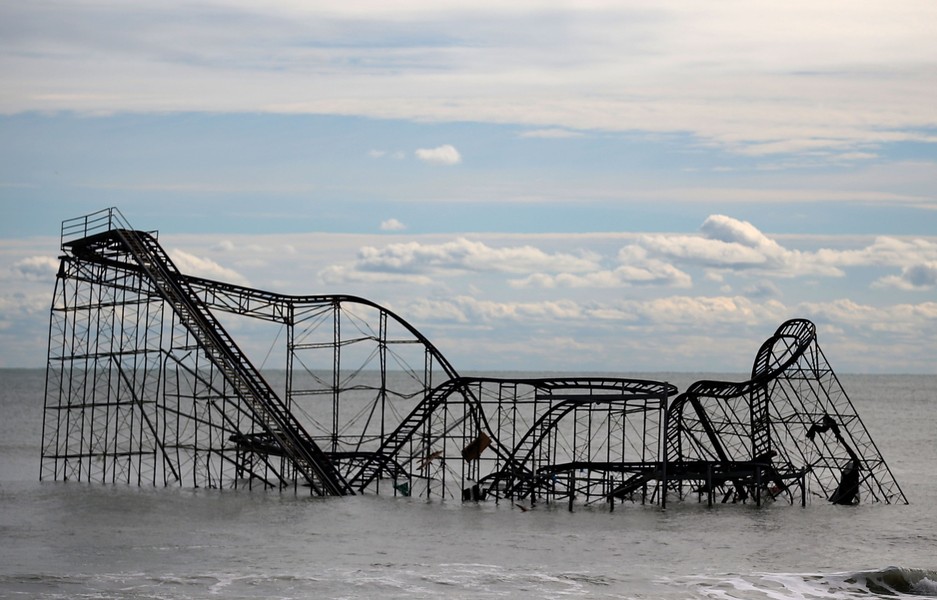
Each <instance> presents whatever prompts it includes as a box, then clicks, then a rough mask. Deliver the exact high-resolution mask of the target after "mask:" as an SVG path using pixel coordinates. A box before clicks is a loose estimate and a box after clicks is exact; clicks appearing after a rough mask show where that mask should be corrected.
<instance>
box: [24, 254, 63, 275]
mask: <svg viewBox="0 0 937 600" xmlns="http://www.w3.org/2000/svg"><path fill="white" fill-rule="evenodd" d="M12 269H13V272H14V273H16V274H18V275H19V276H20V277H23V278H25V279H28V280H31V281H53V280H54V279H55V274H56V273H57V272H58V270H59V261H58V260H57V259H55V258H53V257H51V256H29V257H27V258H24V259H22V260H19V261H17V262H16V263H14V264H13V266H12Z"/></svg>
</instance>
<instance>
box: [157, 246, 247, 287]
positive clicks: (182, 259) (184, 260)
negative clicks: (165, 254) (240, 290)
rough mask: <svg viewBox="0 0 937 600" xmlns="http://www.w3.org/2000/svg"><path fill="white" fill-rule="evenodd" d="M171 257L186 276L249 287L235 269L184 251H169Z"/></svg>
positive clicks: (245, 279)
mask: <svg viewBox="0 0 937 600" xmlns="http://www.w3.org/2000/svg"><path fill="white" fill-rule="evenodd" d="M169 256H170V257H171V258H172V261H173V262H174V263H175V264H176V266H177V267H178V268H179V270H180V271H181V272H183V273H185V274H186V275H195V276H198V277H205V278H207V279H217V280H219V281H224V282H228V283H234V284H238V285H248V281H247V278H245V277H244V276H243V275H241V274H240V273H238V272H237V271H235V270H233V269H229V268H227V267H223V266H221V265H219V264H218V263H216V262H215V261H213V260H211V259H210V258H202V257H199V256H196V255H194V254H190V253H188V252H186V251H184V250H179V249H178V248H177V249H173V250H169Z"/></svg>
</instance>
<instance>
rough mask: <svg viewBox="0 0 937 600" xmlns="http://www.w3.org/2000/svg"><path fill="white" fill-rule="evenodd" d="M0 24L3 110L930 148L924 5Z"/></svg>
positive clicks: (241, 8)
mask: <svg viewBox="0 0 937 600" xmlns="http://www.w3.org/2000/svg"><path fill="white" fill-rule="evenodd" d="M0 10H2V13H0V17H2V19H0V20H2V22H3V23H4V25H5V31H4V35H3V36H2V38H0V39H2V40H3V42H2V43H0V53H2V55H3V58H4V64H5V68H4V69H3V76H2V77H3V79H2V83H4V84H5V85H4V88H5V89H7V90H9V93H7V94H4V96H3V98H2V99H0V112H3V113H7V114H9V113H13V112H22V111H41V110H77V111H83V112H95V113H108V112H125V111H159V112H164V111H215V112H231V111H241V112H258V111H260V112H305V113H319V114H343V115H348V114H355V115H364V116H368V117H376V118H400V119H409V120H419V121H428V120H430V121H459V122H467V121H473V122H496V123H515V124H518V125H523V126H526V127H531V128H533V129H532V131H534V132H536V131H539V132H544V133H546V135H552V133H549V132H560V131H577V130H581V131H590V130H591V131H636V130H638V131H655V132H665V131H667V132H691V133H692V134H693V135H695V136H697V137H698V138H699V139H700V140H704V141H706V142H707V143H712V144H718V145H720V146H723V147H725V148H728V149H731V150H734V151H737V152H740V153H747V154H756V155H765V154H777V153H782V154H783V153H792V152H807V151H814V150H818V149H830V150H835V151H836V152H837V153H839V154H840V155H841V156H843V155H845V156H848V155H852V156H857V154H856V153H869V152H873V153H874V146H875V145H876V144H879V143H883V142H888V141H889V140H897V139H908V140H923V139H926V138H927V137H932V127H933V117H932V115H933V113H932V106H931V104H932V102H931V100H932V94H931V93H930V91H931V90H932V89H933V87H934V85H935V78H937V74H935V72H934V69H933V68H932V62H933V61H932V57H933V56H935V55H937V41H935V36H934V35H933V30H932V27H931V26H930V24H932V23H933V22H935V21H937V7H935V6H934V5H933V4H932V3H927V2H916V3H912V4H910V5H908V6H905V7H904V8H903V9H902V10H895V8H894V6H893V5H892V4H890V3H887V2H882V1H873V2H866V3H863V4H862V5H861V6H852V7H850V10H849V11H848V12H844V11H843V10H841V7H839V6H838V5H835V4H832V5H817V4H815V3H814V4H811V3H807V2H800V1H798V2H794V3H785V4H784V5H783V7H780V6H779V5H776V4H774V3H771V2H767V1H766V0H759V1H754V2H750V3H747V4H738V3H728V4H726V3H707V4H705V5H699V4H697V3H688V2H685V1H682V0H674V1H668V2H662V3H657V4H654V5H647V6H635V5H631V4H616V3H574V4H567V5H565V6H559V7H558V6H551V7H549V8H545V7H544V6H543V5H542V4H539V3H529V4H523V5H517V4H516V3H511V4H510V6H506V5H503V4H499V3H494V2H456V3H446V4H445V5H439V4H433V3H426V2H423V1H420V0H410V1H407V2H403V3H394V4H393V5H392V6H385V5H383V4H381V3H379V2H364V3H362V2H355V3H353V6H351V7H347V8H346V7H343V6H340V5H338V4H335V3H328V4H321V3H320V4H317V5H301V4H297V3H294V2H286V1H283V2H274V3H269V4H265V5H264V7H263V8H262V9H261V8H258V7H256V6H254V5H251V4H249V3H245V2H242V1H240V0H228V1H223V2H217V3H214V4H212V7H211V10H204V9H203V8H201V7H196V6H192V5H188V4H185V3H181V2H169V3H166V4H165V5H160V6H159V7H157V6H156V5H150V6H140V5H133V6H132V7H128V5H126V4H124V3H119V2H103V3H95V4H88V3H79V4H75V3H70V2H66V1H64V0H57V1H56V0H53V1H52V2H51V3H45V4H43V5H41V7H40V6H38V5H35V4H33V3H7V4H5V5H4V7H3V8H2V9H0ZM767 22H770V23H771V24H772V26H771V27H765V26H764V24H765V23H767ZM570 23H575V24H576V26H575V27H570V26H569V24H570ZM427 32H432V34H428V33H427ZM557 47H562V48H563V51H562V53H558V52H557V51H556V48H557ZM245 81H248V82H251V83H252V84H253V85H245ZM14 83H15V85H14ZM564 135H565V134H564Z"/></svg>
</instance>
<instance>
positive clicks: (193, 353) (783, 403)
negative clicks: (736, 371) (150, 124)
mask: <svg viewBox="0 0 937 600" xmlns="http://www.w3.org/2000/svg"><path fill="white" fill-rule="evenodd" d="M61 249H62V256H61V263H60V268H59V272H58V276H57V279H56V287H55V294H54V299H53V304H52V310H51V315H50V327H49V353H48V366H47V376H46V392H45V404H44V410H43V434H42V436H43V439H42V456H41V473H40V478H41V479H43V480H56V481H64V480H73V481H97V482H121V483H130V484H137V485H166V486H168V485H173V486H189V487H214V488H240V487H247V488H252V487H261V488H280V489H282V488H294V489H300V488H302V489H305V488H306V487H308V489H309V490H310V492H311V493H312V494H315V495H322V496H331V495H338V496H341V495H352V494H360V493H374V494H392V495H403V496H420V497H425V498H441V499H455V500H462V501H480V500H486V499H490V500H494V501H501V500H505V501H510V502H513V503H519V504H520V503H523V505H529V504H534V503H538V502H547V503H568V505H569V506H570V508H572V506H573V505H574V503H581V504H608V505H610V506H612V507H614V506H615V504H616V503H618V502H622V501H630V502H642V503H645V502H648V503H656V504H660V505H666V503H667V501H668V499H670V500H671V501H673V500H675V499H686V498H695V499H698V500H702V499H703V498H705V499H706V501H708V502H710V503H712V502H716V501H723V502H728V501H730V500H732V501H752V502H757V503H760V502H762V501H763V500H766V499H772V498H778V497H783V498H785V499H787V500H789V501H790V502H791V503H795V502H796V501H797V500H799V501H800V502H801V503H805V502H806V500H807V498H808V497H810V496H820V497H823V498H825V499H828V500H830V501H834V502H838V503H843V504H850V503H855V502H858V501H860V500H861V501H863V502H866V501H871V502H883V503H895V502H907V500H906V498H905V496H904V494H903V492H902V491H901V489H900V487H899V486H898V484H897V482H896V481H895V480H894V477H893V476H892V474H891V472H890V471H889V469H888V466H887V465H886V464H885V461H884V459H883V458H882V456H881V453H880V452H879V451H878V449H877V448H876V446H875V445H874V443H873V442H872V440H871V438H870V437H869V435H868V432H867V430H866V428H865V426H864V425H863V423H862V421H861V419H860V418H859V416H858V414H856V411H855V409H854V408H853V405H852V403H851V401H850V400H849V398H848V396H847V395H846V392H845V391H844V390H843V387H842V385H841V384H840V382H839V380H838V379H837V377H836V375H835V373H834V372H833V370H832V368H831V367H830V365H829V363H828V362H827V360H826V358H825V356H824V355H823V352H822V351H821V350H820V347H819V345H818V343H817V340H816V331H815V328H814V326H813V324H812V323H810V322H809V321H805V320H792V321H788V322H786V323H784V324H783V325H781V327H780V328H779V329H778V330H777V332H776V333H775V335H773V336H772V337H771V338H770V339H768V340H767V341H766V342H765V344H764V345H763V346H762V347H761V349H760V350H759V352H758V353H757V355H756V358H755V363H754V366H753V369H752V375H751V378H750V379H749V380H748V381H745V382H718V381H699V382H697V383H695V384H693V385H692V386H690V387H689V388H688V389H687V390H686V391H684V392H683V393H682V394H679V395H678V390H677V389H676V388H675V387H674V386H673V385H670V384H668V383H665V382H658V381H650V380H639V379H629V378H616V377H570V376H562V377H552V378H539V379H511V378H495V377H463V376H461V375H460V374H459V373H458V372H457V371H456V369H455V368H454V367H453V366H452V365H451V364H450V363H449V362H448V361H447V360H446V358H445V357H444V356H443V355H442V354H441V353H440V352H439V351H438V350H437V349H436V348H435V347H434V346H433V344H432V343H431V342H430V341H429V340H428V339H426V338H425V337H424V336H423V335H422V334H420V332H419V331H418V330H417V329H415V328H414V327H413V326H412V325H410V324H409V323H407V322H406V321H405V320H403V319H402V318H401V317H399V316H398V315H396V314H394V313H393V312H391V311H389V310H387V309H386V308H384V307H381V306H379V305H377V304H375V303H373V302H371V301H368V300H366V299H363V298H358V297H353V296H344V295H309V296H296V295H283V294H276V293H271V292H267V291H262V290H256V289H251V288H248V287H244V286H239V285H234V284H231V283H225V282H218V281H212V280H208V279H203V278H198V277H193V276H189V275H186V274H185V273H182V272H180V270H179V269H178V268H177V267H176V266H175V264H174V263H173V261H172V259H171V258H170V256H169V254H168V253H167V252H166V251H165V250H164V249H163V247H162V246H161V245H160V243H159V240H158V236H157V234H156V233H155V232H145V231H139V230H135V229H133V228H132V227H130V226H129V224H128V223H127V222H126V220H125V219H124V218H123V217H122V216H121V214H120V213H119V211H117V210H116V209H108V210H104V211H100V212H98V213H94V214H92V215H88V216H84V217H80V218H78V219H72V220H69V221H65V222H64V223H63V224H62V237H61ZM245 319H246V320H250V321H262V322H267V323H271V324H273V325H275V326H277V327H279V328H280V330H281V331H283V332H285V335H284V336H283V338H282V341H281V342H279V343H280V344H281V345H282V347H281V348H280V351H279V355H280V356H282V357H283V359H284V364H283V366H282V367H281V369H280V370H279V371H276V372H271V371H261V369H260V368H258V366H257V365H255V364H254V363H252V362H251V360H250V359H249V358H248V356H247V354H246V353H245V352H244V351H243V350H242V348H241V347H240V346H239V345H238V344H237V343H236V341H235V338H234V336H233V335H232V334H231V333H230V332H231V331H232V330H234V329H235V328H237V327H238V323H240V322H242V321H243V320H245ZM279 339H280V338H279V337H278V340H279Z"/></svg>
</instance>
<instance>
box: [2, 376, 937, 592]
mask: <svg viewBox="0 0 937 600" xmlns="http://www.w3.org/2000/svg"><path fill="white" fill-rule="evenodd" d="M645 376H648V375H645ZM652 376H653V377H654V378H655V379H659V380H668V381H672V382H673V383H676V384H677V385H678V386H679V387H680V388H681V389H685V387H686V385H688V383H690V382H692V381H694V380H695V379H699V378H702V376H699V375H695V374H653V375H652ZM841 380H842V383H843V385H844V387H845V389H846V391H847V393H848V394H849V396H850V398H851V399H852V401H853V402H854V404H855V405H856V407H857V409H858V410H859V414H860V415H861V416H862V418H863V420H864V421H865V423H866V426H867V427H868V428H869V430H870V432H871V435H872V437H873V439H874V440H875V442H876V443H877V445H878V447H879V449H880V450H881V452H882V454H883V455H884V457H885V459H886V460H887V461H888V463H889V466H890V467H891V469H892V471H893V473H894V475H895V477H896V479H897V480H898V482H899V484H900V485H901V487H902V489H903V490H904V491H905V493H906V495H907V496H908V498H909V500H910V502H911V504H910V505H907V506H905V505H896V506H884V505H865V504H863V505H859V506H855V507H847V506H832V505H830V504H828V503H826V502H824V501H822V500H821V499H818V498H815V499H813V500H812V501H811V503H810V504H808V506H807V507H806V508H801V507H800V506H790V505H788V504H783V503H775V504H771V505H767V506H763V507H761V508H757V507H755V506H753V505H750V504H749V505H731V504H728V505H717V506H715V507H713V508H707V507H706V505H705V504H696V503H692V502H688V503H682V504H681V503H671V504H670V505H668V508H667V509H666V510H661V509H660V508H658V507H655V506H641V505H630V504H620V505H616V507H615V510H614V511H613V512H609V511H608V510H607V509H606V508H604V507H599V508H584V507H577V508H576V510H575V511H574V512H569V511H568V510H566V508H565V506H563V507H550V506H541V505H538V506H537V507H536V508H534V509H532V510H520V509H518V508H514V507H512V506H511V505H510V504H509V503H501V504H497V505H496V504H494V503H480V504H461V503H458V502H444V503H443V502H426V501H424V500H420V499H414V498H392V497H374V496H358V497H352V498H310V497H308V496H306V495H304V494H302V493H300V494H298V495H297V494H294V493H293V492H292V491H290V492H284V493H280V492H260V491H247V490H239V491H219V490H204V489H200V490H192V489H178V488H153V487H143V488H138V487H128V486H123V485H117V486H112V485H101V484H84V483H81V484H76V483H56V482H42V483H40V482H39V481H38V477H39V446H40V437H41V427H42V423H41V420H42V410H41V409H42V398H43V386H44V372H43V371H41V370H0V598H93V599H104V598H147V599H149V598H153V599H156V598H160V599H162V598H165V599H188V598H211V597H218V598H245V599H247V598H375V597H376V598H407V599H412V598H437V597H446V598H661V599H670V598H674V599H676V598H680V599H686V598H717V599H731V598H756V599H757V598H764V599H783V598H833V599H845V598H894V597H899V598H900V597H914V598H918V597H933V598H937V376H907V375H894V376H893V375H876V376H865V375H862V376H860V375H842V376H841Z"/></svg>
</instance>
